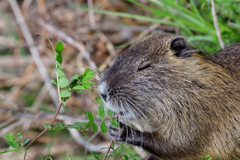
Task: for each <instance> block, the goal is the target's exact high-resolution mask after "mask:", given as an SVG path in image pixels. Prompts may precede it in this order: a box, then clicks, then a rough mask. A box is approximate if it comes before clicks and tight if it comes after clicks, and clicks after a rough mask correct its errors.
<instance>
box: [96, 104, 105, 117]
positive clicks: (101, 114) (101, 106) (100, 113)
mask: <svg viewBox="0 0 240 160" xmlns="http://www.w3.org/2000/svg"><path fill="white" fill-rule="evenodd" d="M98 115H99V117H100V118H101V120H102V119H103V118H104V116H105V111H104V108H103V105H100V106H99V107H98Z"/></svg>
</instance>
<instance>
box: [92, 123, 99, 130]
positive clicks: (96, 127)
mask: <svg viewBox="0 0 240 160" xmlns="http://www.w3.org/2000/svg"><path fill="white" fill-rule="evenodd" d="M92 130H93V131H94V132H98V126H97V125H96V124H94V123H93V124H92Z"/></svg>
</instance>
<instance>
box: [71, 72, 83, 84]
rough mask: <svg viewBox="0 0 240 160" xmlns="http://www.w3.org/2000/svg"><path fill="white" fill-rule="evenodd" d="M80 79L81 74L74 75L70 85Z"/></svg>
mask: <svg viewBox="0 0 240 160" xmlns="http://www.w3.org/2000/svg"><path fill="white" fill-rule="evenodd" d="M80 77H81V74H76V75H74V76H73V77H72V78H71V83H73V82H74V81H75V80H78V79H79V78H80Z"/></svg>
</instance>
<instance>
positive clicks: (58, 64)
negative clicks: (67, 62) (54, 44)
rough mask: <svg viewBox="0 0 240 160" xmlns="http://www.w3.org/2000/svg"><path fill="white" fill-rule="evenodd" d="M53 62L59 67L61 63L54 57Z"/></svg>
mask: <svg viewBox="0 0 240 160" xmlns="http://www.w3.org/2000/svg"><path fill="white" fill-rule="evenodd" d="M55 63H56V65H57V67H61V63H59V62H58V60H57V59H56V58H55Z"/></svg>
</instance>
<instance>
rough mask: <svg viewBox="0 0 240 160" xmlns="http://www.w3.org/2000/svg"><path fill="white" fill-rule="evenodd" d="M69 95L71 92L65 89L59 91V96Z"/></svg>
mask: <svg viewBox="0 0 240 160" xmlns="http://www.w3.org/2000/svg"><path fill="white" fill-rule="evenodd" d="M70 96H71V92H69V91H67V90H66V89H64V90H61V91H60V97H61V98H66V97H70Z"/></svg>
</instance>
